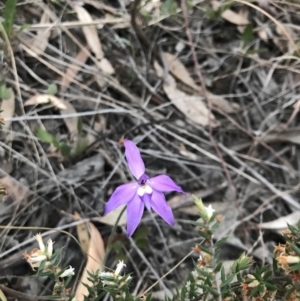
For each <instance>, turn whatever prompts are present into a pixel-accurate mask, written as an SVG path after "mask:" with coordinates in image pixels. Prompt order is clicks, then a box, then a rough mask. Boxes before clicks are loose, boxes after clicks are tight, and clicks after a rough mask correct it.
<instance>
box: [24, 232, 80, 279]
mask: <svg viewBox="0 0 300 301" xmlns="http://www.w3.org/2000/svg"><path fill="white" fill-rule="evenodd" d="M34 238H35V239H36V240H37V242H38V244H39V249H38V248H34V249H33V250H32V251H31V252H30V253H27V252H25V254H24V258H25V259H26V260H27V262H28V263H29V264H30V266H31V267H32V269H33V270H35V269H36V268H39V267H40V265H41V263H42V261H46V263H45V269H46V268H47V267H49V266H51V261H50V260H51V257H52V255H53V241H52V239H51V238H49V239H48V241H47V246H45V244H44V242H43V238H42V235H41V234H40V233H38V234H37V235H36V236H35V237H34ZM71 275H74V268H72V267H71V266H69V268H68V269H66V270H65V271H64V272H63V273H62V274H61V275H59V277H61V278H64V277H69V276H71Z"/></svg>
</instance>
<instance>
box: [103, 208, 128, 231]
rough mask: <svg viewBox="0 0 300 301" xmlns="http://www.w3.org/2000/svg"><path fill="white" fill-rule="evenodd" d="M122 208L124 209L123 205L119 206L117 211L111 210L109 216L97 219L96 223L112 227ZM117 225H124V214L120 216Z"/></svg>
mask: <svg viewBox="0 0 300 301" xmlns="http://www.w3.org/2000/svg"><path fill="white" fill-rule="evenodd" d="M124 207H125V205H122V206H119V207H118V208H117V209H115V210H113V211H112V212H110V213H109V214H107V215H105V216H101V217H99V219H98V221H99V222H100V223H103V224H106V225H110V226H114V225H115V224H116V222H117V219H118V218H119V216H120V214H121V212H122V210H123V209H124ZM118 225H119V226H124V225H126V212H124V213H123V214H122V216H121V218H120V220H119V223H118Z"/></svg>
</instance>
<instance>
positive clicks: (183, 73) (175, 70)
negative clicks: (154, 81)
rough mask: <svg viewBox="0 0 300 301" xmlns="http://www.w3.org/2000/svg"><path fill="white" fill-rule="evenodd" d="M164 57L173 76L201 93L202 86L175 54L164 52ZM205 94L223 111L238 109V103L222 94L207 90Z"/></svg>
mask: <svg viewBox="0 0 300 301" xmlns="http://www.w3.org/2000/svg"><path fill="white" fill-rule="evenodd" d="M164 58H165V61H166V64H167V65H168V68H169V71H170V72H171V73H172V75H174V76H175V78H176V79H178V80H180V81H181V82H182V83H184V84H185V85H187V86H189V87H191V88H192V89H193V90H195V91H197V92H198V93H200V94H201V95H203V91H202V88H201V87H199V86H198V85H197V84H196V83H195V81H194V80H193V78H192V77H191V76H190V74H189V72H188V70H187V69H186V67H185V66H184V65H183V64H182V62H181V61H180V60H179V59H178V58H177V57H176V56H175V55H173V54H171V53H168V52H164ZM206 96H207V97H209V99H210V101H211V103H212V104H213V105H214V106H216V107H218V108H219V109H221V110H222V111H223V112H226V113H234V112H236V111H238V110H239V109H240V106H239V105H238V104H231V103H230V102H228V101H227V100H226V99H224V98H223V97H222V96H218V95H215V94H213V93H210V92H209V91H207V93H206Z"/></svg>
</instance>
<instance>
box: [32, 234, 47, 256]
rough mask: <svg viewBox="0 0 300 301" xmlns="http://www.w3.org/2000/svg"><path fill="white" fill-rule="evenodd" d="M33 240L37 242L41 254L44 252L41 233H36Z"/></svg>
mask: <svg viewBox="0 0 300 301" xmlns="http://www.w3.org/2000/svg"><path fill="white" fill-rule="evenodd" d="M34 238H35V239H36V240H37V242H38V243H39V248H40V250H41V251H42V252H45V250H46V247H45V245H44V243H43V238H42V235H41V233H38V234H37V235H36V236H35V237H34Z"/></svg>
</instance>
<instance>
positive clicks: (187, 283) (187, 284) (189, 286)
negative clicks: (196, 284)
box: [185, 281, 191, 291]
mask: <svg viewBox="0 0 300 301" xmlns="http://www.w3.org/2000/svg"><path fill="white" fill-rule="evenodd" d="M185 288H186V290H187V291H190V289H191V281H187V282H186V284H185Z"/></svg>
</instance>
